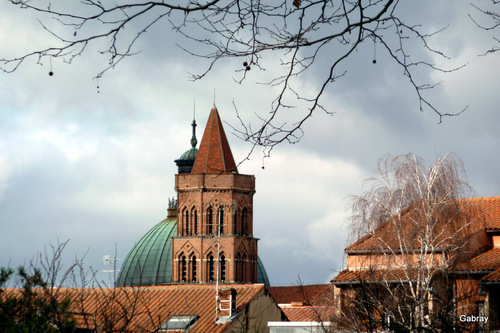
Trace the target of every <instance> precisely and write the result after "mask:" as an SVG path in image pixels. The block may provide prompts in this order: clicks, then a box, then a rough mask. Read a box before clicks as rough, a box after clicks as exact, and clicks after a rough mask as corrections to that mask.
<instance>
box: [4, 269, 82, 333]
mask: <svg viewBox="0 0 500 333" xmlns="http://www.w3.org/2000/svg"><path fill="white" fill-rule="evenodd" d="M13 276H14V271H13V270H12V269H10V268H4V267H2V268H0V332H5V333H21V332H23V333H24V332H26V333H28V332H29V333H38V332H40V333H42V332H43V333H52V332H74V331H75V323H74V321H73V319H72V314H71V312H70V300H69V299H64V298H61V297H59V296H60V295H59V294H58V292H57V289H56V288H50V287H48V284H47V282H46V281H45V279H44V278H43V275H42V273H41V271H40V270H39V269H37V268H33V269H32V270H30V271H27V270H26V269H25V268H24V267H19V268H18V270H17V278H18V280H17V281H15V282H18V283H20V286H21V287H20V288H17V289H6V285H7V284H8V283H9V282H10V281H11V280H12V278H13Z"/></svg>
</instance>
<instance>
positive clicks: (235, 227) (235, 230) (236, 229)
mask: <svg viewBox="0 0 500 333" xmlns="http://www.w3.org/2000/svg"><path fill="white" fill-rule="evenodd" d="M238 212H239V210H236V211H235V212H234V217H233V234H234V235H239V227H238Z"/></svg>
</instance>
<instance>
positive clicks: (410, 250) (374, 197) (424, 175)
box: [344, 154, 483, 332]
mask: <svg viewBox="0 0 500 333" xmlns="http://www.w3.org/2000/svg"><path fill="white" fill-rule="evenodd" d="M365 185H366V187H367V190H366V192H364V193H362V194H361V195H359V196H355V197H353V201H352V209H353V215H352V219H351V221H350V223H351V224H350V228H351V235H352V237H353V238H354V239H355V240H356V241H355V242H354V243H353V244H352V245H350V246H349V247H348V248H347V249H346V253H347V254H348V256H350V258H351V260H352V262H351V266H352V265H354V266H356V267H357V269H356V270H353V272H352V274H353V275H354V277H353V278H352V279H353V280H354V281H355V282H356V283H355V284H352V289H351V290H349V292H347V293H346V295H348V296H347V298H346V299H347V301H346V302H347V303H350V306H348V307H346V309H347V310H345V311H344V312H345V313H344V316H347V317H349V318H350V319H351V321H350V322H351V323H352V326H353V328H355V329H357V330H359V331H366V330H368V331H377V330H380V329H381V328H382V329H390V330H395V331H397V332H438V331H441V332H443V331H450V330H452V329H453V330H455V331H460V327H457V318H456V309H457V304H458V303H459V302H463V301H465V299H467V298H469V297H471V296H472V295H473V294H474V292H475V293H476V294H477V291H474V290H457V289H456V288H457V286H456V285H454V282H453V279H452V277H451V276H450V273H449V272H450V271H451V270H452V268H453V267H454V266H455V265H457V264H458V263H462V264H463V262H466V260H467V259H468V258H469V257H470V255H471V253H470V252H471V249H470V248H469V245H470V243H471V240H472V238H473V236H472V235H473V234H474V232H475V231H477V229H478V228H480V227H481V226H482V224H483V219H482V217H481V216H482V214H481V213H480V212H479V211H478V208H477V207H475V205H474V204H473V203H472V201H471V200H466V199H465V198H468V197H470V195H471V193H472V189H471V187H470V186H469V185H468V183H467V182H466V181H465V172H464V169H463V166H462V164H461V162H460V160H459V159H458V158H457V157H455V156H454V155H450V154H448V155H444V156H442V157H440V158H439V159H438V160H437V161H436V162H435V163H433V164H429V163H426V162H425V161H424V160H423V159H422V158H420V157H418V156H415V155H413V154H408V155H402V156H396V157H394V156H387V157H385V158H383V159H382V160H381V161H380V162H379V166H378V169H377V173H376V176H374V177H373V178H369V179H368V180H367V181H366V184H365Z"/></svg>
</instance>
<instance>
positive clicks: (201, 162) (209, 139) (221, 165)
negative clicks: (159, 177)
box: [191, 105, 238, 173]
mask: <svg viewBox="0 0 500 333" xmlns="http://www.w3.org/2000/svg"><path fill="white" fill-rule="evenodd" d="M233 171H235V172H236V173H238V169H237V168H236V163H235V162H234V158H233V154H232V153H231V148H230V147H229V142H228V141H227V137H226V133H225V132H224V127H222V121H221V120H220V117H219V112H218V111H217V108H216V107H215V105H214V107H213V108H212V111H210V116H209V117H208V122H207V126H206V127H205V133H203V138H202V139H201V143H200V149H199V150H198V154H197V155H196V160H195V161H194V165H193V169H192V170H191V173H224V172H233Z"/></svg>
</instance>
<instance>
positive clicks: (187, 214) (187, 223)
mask: <svg viewBox="0 0 500 333" xmlns="http://www.w3.org/2000/svg"><path fill="white" fill-rule="evenodd" d="M185 216H186V217H185V219H184V220H185V221H186V227H185V229H184V231H185V234H186V235H189V212H188V211H187V210H186V214H185Z"/></svg>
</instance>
